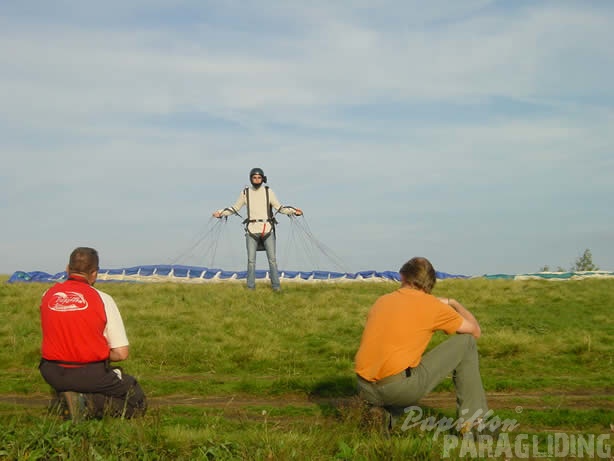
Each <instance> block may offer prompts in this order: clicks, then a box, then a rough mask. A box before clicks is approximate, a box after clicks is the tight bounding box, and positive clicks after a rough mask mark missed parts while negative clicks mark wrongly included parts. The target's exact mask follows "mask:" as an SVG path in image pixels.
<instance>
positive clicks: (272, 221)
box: [243, 186, 277, 251]
mask: <svg viewBox="0 0 614 461" xmlns="http://www.w3.org/2000/svg"><path fill="white" fill-rule="evenodd" d="M264 190H265V192H266V209H267V215H268V218H267V219H250V218H249V217H250V208H249V187H246V188H245V189H244V191H243V193H244V194H245V198H246V200H247V218H245V220H244V221H243V224H244V225H245V233H246V234H249V236H250V237H251V238H253V239H254V240H256V242H258V246H257V247H256V251H264V241H265V240H266V239H268V238H269V237H270V236H271V234H273V235H275V225H276V224H277V219H275V217H274V216H273V207H272V206H271V204H270V203H269V186H264ZM253 222H265V223H266V222H268V223H269V224H270V225H271V230H270V231H269V232H267V233H266V234H265V233H264V229H263V231H262V233H261V234H254V233H252V232H250V231H249V223H253Z"/></svg>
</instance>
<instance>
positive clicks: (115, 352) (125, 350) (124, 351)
mask: <svg viewBox="0 0 614 461" xmlns="http://www.w3.org/2000/svg"><path fill="white" fill-rule="evenodd" d="M129 355H130V348H129V347H128V346H124V347H117V348H114V349H111V352H110V354H109V359H110V360H111V361H112V362H121V361H123V360H126V359H127V358H128V356H129Z"/></svg>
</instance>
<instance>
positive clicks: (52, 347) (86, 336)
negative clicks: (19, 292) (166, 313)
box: [39, 247, 147, 418]
mask: <svg viewBox="0 0 614 461" xmlns="http://www.w3.org/2000/svg"><path fill="white" fill-rule="evenodd" d="M98 261H99V260H98V252H97V251H96V250H94V249H93V248H86V247H79V248H76V249H75V250H73V252H72V253H71V255H70V260H69V262H68V267H67V268H66V272H67V273H68V279H67V280H66V281H65V282H62V283H56V284H55V285H54V286H53V287H51V288H50V289H48V290H47V291H46V292H45V293H44V294H43V297H42V301H41V305H40V315H41V327H42V333H43V341H42V347H41V352H42V359H41V363H40V366H39V369H40V373H41V375H42V377H43V378H44V379H45V381H47V383H49V385H50V386H51V387H53V389H54V390H55V391H56V392H57V393H58V395H59V394H60V393H68V394H69V395H71V396H73V397H74V396H75V395H79V394H80V398H81V400H82V402H81V406H82V407H84V408H82V409H81V411H82V412H85V414H86V415H87V416H90V417H97V418H100V417H102V416H103V415H104V414H109V415H112V416H117V417H125V418H131V417H133V416H139V415H143V414H144V413H145V410H146V408H147V401H146V398H145V394H144V393H143V390H142V389H141V386H140V385H139V384H138V383H137V381H136V379H135V378H134V377H132V376H130V375H127V374H125V373H123V372H122V370H121V368H119V367H113V366H111V365H110V362H119V361H122V360H126V359H127V358H128V355H129V343H128V338H127V336H126V330H125V328H124V324H123V321H122V318H121V315H120V313H119V309H118V308H117V305H116V304H115V301H114V300H113V298H112V297H111V296H109V295H108V294H106V293H103V292H102V291H99V290H97V289H96V288H94V283H95V282H96V278H97V277H98V269H99V268H98ZM72 404H74V402H73V403H72ZM68 406H69V407H71V402H70V401H69V402H68ZM71 412H72V408H71ZM73 417H75V415H73Z"/></svg>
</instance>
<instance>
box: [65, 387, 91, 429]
mask: <svg viewBox="0 0 614 461" xmlns="http://www.w3.org/2000/svg"><path fill="white" fill-rule="evenodd" d="M59 398H60V400H63V401H64V402H65V403H64V404H63V405H61V406H62V407H63V408H66V409H67V410H68V411H66V410H64V411H63V413H62V416H63V417H64V419H65V420H68V419H70V420H72V421H73V422H75V423H76V422H79V421H83V420H85V419H88V418H89V417H90V413H91V411H90V404H89V401H88V396H87V395H86V394H81V393H79V392H72V391H67V392H60V394H59Z"/></svg>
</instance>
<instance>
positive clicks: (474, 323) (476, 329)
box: [446, 298, 482, 338]
mask: <svg viewBox="0 0 614 461" xmlns="http://www.w3.org/2000/svg"><path fill="white" fill-rule="evenodd" d="M446 299H447V304H448V305H449V306H450V307H451V308H452V309H454V310H455V311H456V312H458V314H459V315H460V316H461V317H462V318H463V319H464V320H466V321H467V322H468V323H469V324H470V325H471V329H470V330H471V331H470V333H471V334H472V335H473V336H475V337H476V338H479V337H480V335H481V334H482V329H481V327H480V323H479V322H478V319H476V318H475V316H474V315H473V314H472V313H471V312H469V310H468V309H467V308H466V307H465V306H463V305H462V304H461V303H459V302H458V301H457V300H456V299H451V298H446Z"/></svg>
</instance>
